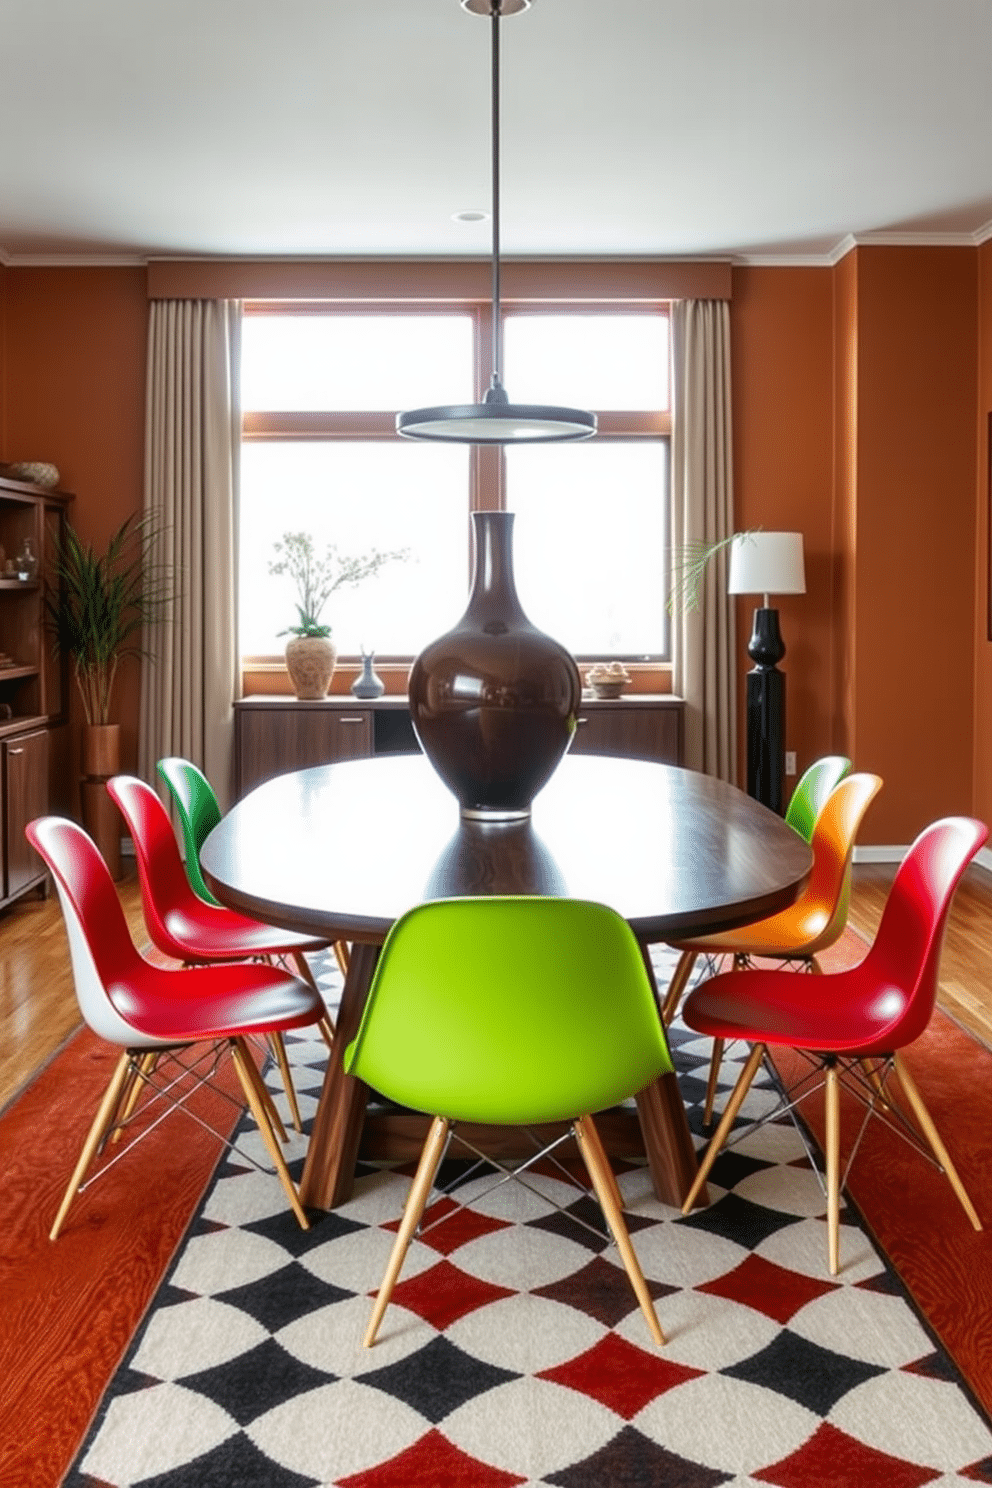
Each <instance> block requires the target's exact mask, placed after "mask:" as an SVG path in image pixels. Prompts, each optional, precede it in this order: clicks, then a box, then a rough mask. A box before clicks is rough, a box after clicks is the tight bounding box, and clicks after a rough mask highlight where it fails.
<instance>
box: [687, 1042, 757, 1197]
mask: <svg viewBox="0 0 992 1488" xmlns="http://www.w3.org/2000/svg"><path fill="white" fill-rule="evenodd" d="M764 1055H765V1046H764V1044H755V1046H754V1048H753V1049H752V1050H751V1052H750V1054H749V1055H748V1058H747V1063H746V1064H745V1065H744V1068H743V1069H742V1070H741V1072H740V1075H739V1076H738V1078H737V1084H736V1085H735V1086H734V1088H733V1090H732V1091H731V1092H730V1099H729V1100H728V1102H727V1106H726V1110H725V1111H724V1113H723V1115H722V1116H721V1118H720V1125H719V1126H718V1127H717V1129H716V1131H715V1132H714V1133H713V1136H712V1138H711V1139H710V1143H709V1146H708V1147H707V1148H706V1151H705V1152H704V1154H703V1160H702V1162H701V1163H700V1164H699V1171H698V1172H697V1174H696V1176H695V1178H694V1179H693V1183H692V1187H691V1188H690V1190H689V1192H688V1193H687V1194H686V1197H685V1202H684V1203H683V1205H682V1213H683V1214H688V1213H689V1210H690V1209H691V1208H692V1206H693V1204H695V1202H696V1200H697V1198H698V1197H699V1192H700V1189H701V1188H702V1186H703V1184H704V1183H705V1182H706V1179H707V1176H708V1175H709V1171H710V1168H712V1166H713V1164H714V1163H715V1162H716V1159H717V1157H718V1155H719V1152H720V1148H721V1147H722V1146H723V1144H724V1142H725V1141H726V1140H727V1134H728V1132H729V1131H730V1128H731V1127H732V1126H733V1124H734V1121H735V1119H736V1116H737V1112H738V1111H739V1110H740V1108H741V1105H742V1103H743V1100H744V1097H745V1096H746V1095H747V1093H748V1090H749V1089H750V1087H751V1081H752V1080H753V1079H754V1077H755V1075H756V1074H757V1073H758V1069H759V1067H760V1065H761V1061H762V1059H763V1058H764Z"/></svg>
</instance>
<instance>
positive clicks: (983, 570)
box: [972, 242, 992, 822]
mask: <svg viewBox="0 0 992 1488" xmlns="http://www.w3.org/2000/svg"><path fill="white" fill-rule="evenodd" d="M990 419H992V242H989V243H985V244H984V245H983V246H982V247H981V248H980V249H979V252H978V438H977V460H976V465H977V480H976V493H977V500H976V520H975V742H974V768H973V780H974V805H973V807H972V809H973V811H974V813H975V815H976V816H979V817H981V819H982V820H983V821H987V822H992V639H990V631H989V611H990V607H992V575H990V572H989V503H990V500H992V452H990V450H989V421H990Z"/></svg>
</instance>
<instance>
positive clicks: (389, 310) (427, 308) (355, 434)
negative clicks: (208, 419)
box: [239, 297, 672, 695]
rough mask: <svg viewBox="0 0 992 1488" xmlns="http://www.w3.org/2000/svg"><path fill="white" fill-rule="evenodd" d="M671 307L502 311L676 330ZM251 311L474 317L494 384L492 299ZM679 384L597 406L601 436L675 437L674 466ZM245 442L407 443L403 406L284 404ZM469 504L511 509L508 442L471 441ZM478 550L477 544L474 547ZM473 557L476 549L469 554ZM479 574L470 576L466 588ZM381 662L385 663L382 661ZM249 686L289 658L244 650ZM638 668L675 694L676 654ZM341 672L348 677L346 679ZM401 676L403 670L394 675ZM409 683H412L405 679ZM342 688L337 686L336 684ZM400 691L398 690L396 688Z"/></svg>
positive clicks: (551, 305) (245, 422)
mask: <svg viewBox="0 0 992 1488" xmlns="http://www.w3.org/2000/svg"><path fill="white" fill-rule="evenodd" d="M671 306H672V302H671V301H670V300H668V299H659V300H652V301H649V302H645V301H637V302H630V301H623V300H613V299H609V298H604V299H602V300H599V299H597V300H594V301H591V300H585V299H583V300H576V299H553V298H550V297H543V298H540V299H538V298H534V299H528V300H526V301H515V300H513V299H512V298H511V299H505V298H504V299H503V301H502V302H501V312H502V319H503V321H504V324H505V322H506V321H507V320H509V319H510V318H512V317H514V316H520V315H544V316H546V315H551V314H553V315H571V316H578V315H589V316H597V315H598V316H604V315H609V316H622V315H635V316H641V315H646V314H655V315H661V316H664V317H665V318H667V319H668V321H669V337H670V335H671ZM242 309H243V314H244V315H245V316H248V315H251V316H256V315H282V316H285V315H293V314H305V315H308V316H310V315H334V316H342V315H352V316H354V315H363V314H364V315H369V314H375V315H458V316H466V315H467V316H469V318H470V319H471V321H472V335H473V387H474V393H473V396H474V398H475V401H477V402H481V401H482V399H483V398H484V396H485V393H486V390H487V388H488V386H489V381H490V375H491V369H492V360H493V358H492V307H491V303H490V302H489V301H488V300H485V301H483V300H477V301H465V300H441V299H434V298H431V299H415V300H410V299H403V300H396V299H389V298H382V299H379V298H375V299H362V300H344V299H335V300H320V299H313V300H309V299H308V300H286V299H246V300H245V301H244V302H243V306H242ZM671 402H672V398H671V386H670V387H669V406H668V408H667V409H660V410H631V409H628V410H623V409H610V410H604V411H599V410H595V409H594V410H592V411H593V412H595V413H596V416H597V433H596V435H595V438H596V439H597V441H604V442H610V443H624V442H638V441H640V440H645V439H647V440H653V441H655V440H656V441H663V440H664V441H668V443H669V471H670V469H671V465H670V457H671V433H672V409H671ZM241 425H242V430H241V438H242V442H253V441H266V442H269V441H276V440H278V441H280V442H283V441H292V440H308V441H313V442H320V443H324V442H327V441H330V440H336V439H341V440H355V441H358V440H362V441H378V440H386V441H389V440H393V441H401V440H402V439H403V436H402V435H400V434H397V432H396V411H395V410H385V411H383V410H376V411H370V410H354V409H353V410H346V411H336V410H335V411H329V410H319V411H314V410H292V409H286V410H280V411H278V412H261V411H258V410H250V411H243V413H242V419H241ZM468 486H469V489H468V503H467V506H466V510H465V520H466V522H467V523H468V525H469V526H470V527H471V514H472V513H473V512H476V511H504V510H505V509H506V478H505V462H504V456H503V449H502V446H500V445H478V444H476V445H471V446H470V447H469V482H468ZM469 547H470V548H471V544H470V545H469ZM469 562H470V563H471V554H470V556H469ZM470 580H471V573H468V574H466V589H467V586H468V584H469V582H470ZM413 659H414V658H413V656H412V655H409V656H405V655H402V656H401V655H396V656H393V655H390V656H382V657H380V656H379V655H378V654H377V656H376V669H377V670H378V671H380V674H381V675H383V676H384V678H385V680H386V682H387V688H389V684H390V682H391V681H392V682H394V683H395V681H396V677H397V676H398V675H399V674H402V677H403V679H405V676H406V673H407V671H408V670H409V666H410V664H411V662H412V661H413ZM577 659H578V660H579V662H580V664H581V666H582V668H583V670H584V669H585V668H586V667H587V666H591V665H593V664H594V663H595V662H596V661H598V660H601V659H605V658H601V657H596V656H589V657H585V656H582V657H579V658H577ZM380 663H381V665H380ZM239 664H240V668H241V672H242V685H243V691H244V693H245V695H248V694H249V693H251V692H253V691H263V690H267V688H266V686H265V685H264V684H263V685H262V686H259V680H260V679H264V683H268V684H270V683H271V679H272V676H273V674H279V673H283V674H284V673H285V664H284V662H283V661H282V660H281V659H280V658H278V657H274V656H253V655H242V656H241V657H240V658H239ZM625 664H626V665H627V670H628V671H629V672H630V674H631V680H632V691H634V692H648V693H659V692H670V691H671V671H672V663H671V659H670V658H660V657H659V658H652V659H649V660H647V661H641V662H634V663H631V662H629V661H628V662H626V663H625ZM360 665H361V663H360V658H358V657H357V656H349V655H344V656H340V657H339V658H338V670H337V671H336V672H335V680H338V681H340V680H346V681H349V682H350V680H351V676H352V675H357V674H358V672H359V671H360ZM339 673H340V678H339ZM394 674H395V675H394ZM404 685H405V681H404ZM335 690H336V689H335ZM390 690H392V689H390Z"/></svg>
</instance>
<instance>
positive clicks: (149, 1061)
mask: <svg viewBox="0 0 992 1488" xmlns="http://www.w3.org/2000/svg"><path fill="white" fill-rule="evenodd" d="M157 1063H158V1055H157V1054H155V1053H153V1052H152V1051H151V1050H149V1051H148V1053H147V1054H143V1055H142V1056H141V1058H140V1060H139V1061H138V1067H137V1069H135V1068H133V1067H132V1069H131V1073H130V1075H129V1076H128V1078H127V1080H126V1081H125V1082H124V1087H123V1089H122V1090H121V1099H120V1109H119V1110H118V1112H117V1114H116V1116H115V1117H114V1121H115V1130H114V1132H113V1133H112V1135H111V1138H110V1140H111V1141H112V1142H119V1141H120V1139H121V1132H122V1128H123V1126H124V1123H125V1122H126V1121H129V1120H130V1118H131V1117H132V1116H133V1115H134V1108H135V1106H136V1105H137V1104H138V1099H139V1097H140V1095H141V1092H142V1090H143V1089H144V1085H145V1082H144V1080H143V1079H142V1078H141V1074H139V1073H138V1071H139V1070H140V1071H141V1073H142V1074H146V1075H150V1074H151V1072H152V1070H153V1069H154V1068H155V1065H156V1064H157Z"/></svg>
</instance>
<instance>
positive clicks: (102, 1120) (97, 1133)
mask: <svg viewBox="0 0 992 1488" xmlns="http://www.w3.org/2000/svg"><path fill="white" fill-rule="evenodd" d="M130 1072H131V1056H130V1054H128V1053H127V1051H126V1050H125V1052H124V1053H123V1054H122V1055H121V1057H120V1059H118V1061H117V1065H116V1067H115V1069H114V1073H113V1075H112V1076H111V1077H110V1084H109V1085H108V1086H107V1088H106V1090H105V1091H104V1096H103V1100H102V1101H101V1102H100V1107H99V1110H98V1111H97V1113H96V1115H95V1116H94V1118H93V1124H92V1126H91V1127H90V1129H89V1132H88V1134H87V1137H86V1141H85V1142H84V1143H83V1150H82V1152H80V1154H79V1157H78V1159H77V1162H76V1166H75V1167H74V1168H73V1170H72V1177H71V1178H70V1179H69V1185H68V1187H67V1188H66V1191H65V1195H64V1196H63V1199H62V1203H61V1204H60V1205H59V1212H58V1214H56V1216H55V1223H54V1224H53V1225H52V1228H51V1229H50V1230H49V1232H48V1238H49V1240H57V1239H58V1235H59V1231H60V1230H61V1228H62V1225H63V1223H64V1222H65V1217H66V1215H67V1214H68V1212H69V1205H70V1204H71V1203H72V1201H73V1199H74V1198H75V1196H76V1190H77V1188H78V1187H79V1185H80V1183H81V1182H82V1179H83V1174H84V1173H85V1172H86V1169H87V1168H88V1167H89V1165H90V1163H91V1162H92V1161H93V1154H94V1153H95V1152H96V1149H97V1148H98V1147H99V1145H100V1143H101V1141H102V1140H103V1134H104V1132H105V1131H106V1130H107V1127H108V1126H109V1125H110V1123H111V1121H112V1120H113V1117H114V1112H115V1111H116V1110H117V1103H118V1101H119V1100H120V1098H121V1091H122V1090H123V1089H124V1087H125V1085H126V1084H127V1079H128V1075H129V1073H130Z"/></svg>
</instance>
